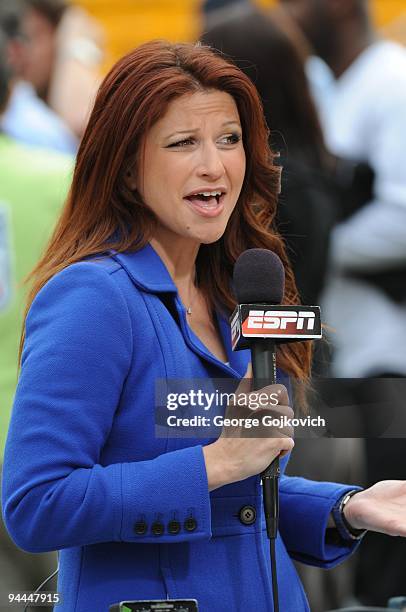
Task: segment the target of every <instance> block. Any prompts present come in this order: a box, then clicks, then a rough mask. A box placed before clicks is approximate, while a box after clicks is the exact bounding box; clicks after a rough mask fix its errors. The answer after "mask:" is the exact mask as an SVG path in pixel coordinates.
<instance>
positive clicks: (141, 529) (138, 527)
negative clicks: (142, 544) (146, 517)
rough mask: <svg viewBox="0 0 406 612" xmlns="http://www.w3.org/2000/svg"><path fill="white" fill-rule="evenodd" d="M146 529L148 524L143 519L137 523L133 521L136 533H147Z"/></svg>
mask: <svg viewBox="0 0 406 612" xmlns="http://www.w3.org/2000/svg"><path fill="white" fill-rule="evenodd" d="M147 529H148V525H147V524H146V522H145V521H138V523H135V525H134V531H135V533H136V534H137V535H144V534H145V533H147Z"/></svg>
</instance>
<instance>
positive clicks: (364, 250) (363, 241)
mask: <svg viewBox="0 0 406 612" xmlns="http://www.w3.org/2000/svg"><path fill="white" fill-rule="evenodd" d="M403 81H405V79H403ZM375 106H376V109H375V111H374V113H375V115H376V116H374V119H373V121H371V126H370V128H369V130H368V131H369V133H368V134H367V136H366V137H367V138H368V149H369V155H370V159H369V160H368V161H369V163H370V165H371V167H372V168H373V170H374V173H375V184H374V199H373V201H371V202H370V203H368V204H367V205H366V206H364V207H363V208H362V209H360V210H359V211H358V212H356V213H355V214H354V215H352V216H351V217H350V218H349V219H348V220H347V221H345V222H344V223H341V224H339V225H338V226H337V227H336V228H335V229H334V230H333V232H332V235H331V243H330V245H331V246H330V259H331V263H332V264H333V265H334V266H335V267H337V268H341V269H343V271H349V272H358V273H372V272H381V271H385V270H392V269H396V268H399V267H404V266H405V264H406V172H405V157H406V144H405V143H406V114H405V112H404V109H405V107H406V82H405V83H399V89H398V91H397V92H396V96H393V97H392V98H391V99H390V100H389V101H387V103H386V105H385V104H384V101H383V102H382V104H380V103H379V104H378V103H377V104H376V105H375Z"/></svg>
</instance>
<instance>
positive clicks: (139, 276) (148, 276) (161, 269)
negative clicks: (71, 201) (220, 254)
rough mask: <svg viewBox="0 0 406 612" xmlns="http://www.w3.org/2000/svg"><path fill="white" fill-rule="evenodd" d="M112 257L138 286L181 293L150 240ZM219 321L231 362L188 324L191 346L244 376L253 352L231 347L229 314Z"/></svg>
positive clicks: (187, 332) (187, 334) (153, 290)
mask: <svg viewBox="0 0 406 612" xmlns="http://www.w3.org/2000/svg"><path fill="white" fill-rule="evenodd" d="M111 257H112V258H113V259H115V260H116V261H118V262H119V263H120V264H121V265H122V266H123V268H124V269H125V270H126V272H127V274H128V275H129V276H130V278H131V279H132V281H133V282H134V284H135V285H137V286H138V287H139V288H140V289H142V290H143V291H147V292H148V293H164V292H165V293H174V294H175V295H177V294H178V290H177V288H176V285H175V283H174V282H173V280H172V277H171V275H170V274H169V272H168V270H167V268H166V266H165V264H164V263H163V261H162V260H161V258H160V257H159V255H158V254H157V252H156V251H155V250H154V248H153V247H152V246H151V245H150V244H149V243H148V244H147V245H146V246H145V247H144V248H142V249H140V250H139V251H136V252H134V253H129V252H127V253H116V252H112V253H111ZM216 314H217V320H218V325H219V330H220V334H221V337H222V340H223V343H224V348H225V350H226V353H227V358H228V360H229V363H230V365H229V366H228V365H226V364H224V363H222V362H221V361H218V360H217V359H216V358H215V357H214V356H213V355H212V354H211V353H210V352H209V351H208V350H207V348H206V347H205V346H204V344H203V343H202V342H201V340H200V339H199V338H198V337H197V336H196V335H195V334H194V333H193V331H192V330H191V329H189V328H187V327H185V329H184V330H183V334H184V336H185V337H186V340H187V342H188V343H189V346H190V347H191V348H192V349H193V350H194V351H195V352H197V353H198V354H199V355H200V356H201V357H203V358H205V359H207V360H208V361H210V362H211V363H214V364H215V365H217V366H220V367H221V369H223V370H224V371H225V372H227V373H228V374H229V375H230V373H232V374H234V376H235V375H238V376H243V375H244V373H245V370H246V368H247V364H248V361H249V359H250V356H249V351H236V352H234V351H233V350H232V348H231V335H230V325H229V322H228V319H227V317H226V316H225V315H223V314H221V313H219V312H217V313H216Z"/></svg>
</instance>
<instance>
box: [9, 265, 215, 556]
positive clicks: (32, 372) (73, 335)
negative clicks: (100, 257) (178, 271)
mask: <svg viewBox="0 0 406 612" xmlns="http://www.w3.org/2000/svg"><path fill="white" fill-rule="evenodd" d="M112 274H114V272H113V273H111V271H109V270H108V269H106V268H105V267H103V266H102V265H97V264H96V263H94V262H80V263H77V264H73V265H72V266H69V267H68V268H66V269H65V270H63V271H62V272H60V273H59V274H57V275H55V276H54V277H53V278H52V279H51V280H50V281H48V283H47V284H46V285H45V286H44V287H43V288H42V289H41V291H40V292H39V293H38V294H37V296H36V298H35V300H34V302H33V304H32V306H31V308H30V311H29V314H28V317H27V321H26V340H25V345H24V351H23V358H22V369H21V374H20V379H19V382H18V387H17V392H16V396H15V401H14V406H13V412H12V417H11V421H10V428H9V432H8V438H7V443H6V450H5V458H4V469H3V479H2V497H3V514H4V520H5V524H6V527H7V529H8V531H9V533H10V535H11V537H12V539H13V540H14V542H15V543H16V544H17V545H18V546H19V547H21V548H22V549H24V550H27V551H29V552H43V551H49V550H57V549H61V548H65V547H73V546H83V545H90V544H96V543H100V542H106V541H117V542H121V541H125V542H143V543H148V542H154V543H157V536H156V535H154V534H152V533H151V529H150V527H151V523H153V522H154V520H156V516H160V517H162V522H163V523H164V524H165V525H167V523H168V521H169V520H170V519H171V518H172V517H173V511H174V507H175V506H176V507H179V509H181V510H183V509H184V508H193V511H194V519H195V524H194V528H193V529H192V528H191V529H189V530H185V529H181V530H180V532H179V533H178V534H166V533H165V534H164V535H162V536H160V537H159V543H167V542H180V541H183V540H199V539H209V538H210V537H211V524H210V497H209V491H208V483H207V474H206V469H205V462H204V456H203V452H202V447H201V446H194V447H190V448H185V449H180V450H176V451H173V452H169V453H167V454H164V455H161V456H158V457H156V458H155V459H152V460H147V461H140V462H127V463H115V464H111V465H101V464H100V462H99V461H100V460H99V457H100V452H101V449H102V448H103V445H104V444H105V442H106V440H107V438H108V436H109V432H110V429H111V427H112V423H113V419H114V414H115V411H116V409H117V407H118V405H119V400H120V394H121V391H122V388H123V384H124V382H125V379H126V376H127V374H128V372H129V368H130V365H131V359H132V352H133V346H132V344H133V333H132V329H131V319H130V316H129V312H128V309H127V303H126V300H125V297H124V295H123V293H122V290H121V288H120V286H119V284H118V283H116V282H115V281H114V279H113V278H112ZM134 349H135V350H137V347H134ZM141 506H142V507H141ZM140 513H143V514H144V515H145V522H146V523H147V524H148V527H149V528H148V529H147V531H146V532H145V533H144V534H142V533H140V529H139V528H138V531H137V530H136V529H135V521H136V520H137V519H136V517H139V515H140ZM154 517H155V518H154ZM138 520H139V519H138ZM138 527H139V525H138ZM189 527H190V525H189ZM141 531H142V530H141Z"/></svg>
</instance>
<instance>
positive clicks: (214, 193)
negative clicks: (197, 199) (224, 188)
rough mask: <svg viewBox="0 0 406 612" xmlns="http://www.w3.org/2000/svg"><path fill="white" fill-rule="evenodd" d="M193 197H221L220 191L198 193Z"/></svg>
mask: <svg viewBox="0 0 406 612" xmlns="http://www.w3.org/2000/svg"><path fill="white" fill-rule="evenodd" d="M194 195H203V196H206V197H210V196H212V197H216V196H221V191H200V192H199V193H195V194H194Z"/></svg>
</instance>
